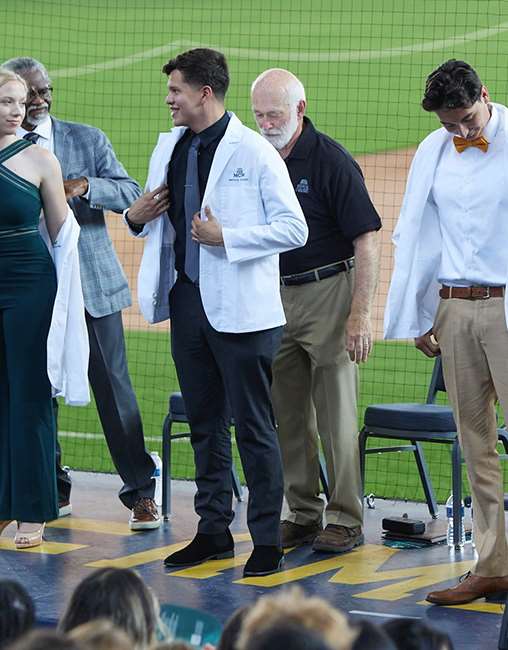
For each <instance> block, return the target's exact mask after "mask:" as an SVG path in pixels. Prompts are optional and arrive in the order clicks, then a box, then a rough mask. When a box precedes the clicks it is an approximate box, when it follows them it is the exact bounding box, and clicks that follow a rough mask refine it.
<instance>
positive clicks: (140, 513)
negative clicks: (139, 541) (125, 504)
mask: <svg viewBox="0 0 508 650" xmlns="http://www.w3.org/2000/svg"><path fill="white" fill-rule="evenodd" d="M160 525H161V518H160V515H159V511H158V510H157V506H156V505H155V501H154V500H153V499H151V498H150V497H140V498H139V499H138V500H137V501H136V503H135V504H134V507H133V508H132V510H131V516H130V519H129V528H130V529H131V530H151V529H153V528H159V526H160Z"/></svg>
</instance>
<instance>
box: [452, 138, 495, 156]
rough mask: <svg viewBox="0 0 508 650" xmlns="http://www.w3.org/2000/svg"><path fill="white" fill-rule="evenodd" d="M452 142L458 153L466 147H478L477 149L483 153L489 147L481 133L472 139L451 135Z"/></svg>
mask: <svg viewBox="0 0 508 650" xmlns="http://www.w3.org/2000/svg"><path fill="white" fill-rule="evenodd" d="M453 144H454V145H455V149H457V151H458V153H462V152H463V151H464V149H467V148H468V147H478V149H481V150H482V151H483V153H485V152H486V151H487V149H488V148H489V143H488V140H486V139H485V138H484V137H483V135H481V136H480V137H479V138H475V139H474V140H466V138H460V137H459V136H458V135H456V136H454V137H453Z"/></svg>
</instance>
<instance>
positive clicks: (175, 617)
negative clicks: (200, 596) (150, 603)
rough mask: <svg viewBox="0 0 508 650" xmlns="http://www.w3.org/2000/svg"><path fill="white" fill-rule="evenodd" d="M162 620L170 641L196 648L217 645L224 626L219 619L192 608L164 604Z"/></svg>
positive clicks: (162, 606)
mask: <svg viewBox="0 0 508 650" xmlns="http://www.w3.org/2000/svg"><path fill="white" fill-rule="evenodd" d="M160 618H161V620H162V622H163V623H164V625H165V627H166V631H167V633H168V636H169V637H170V638H169V639H168V640H172V639H179V640H181V641H187V643H189V644H190V645H192V646H195V647H196V648H201V646H203V645H205V643H211V644H212V645H217V643H218V641H219V638H220V635H221V632H222V624H221V623H220V621H219V620H218V619H216V618H215V617H214V616H212V615H211V614H208V613H207V612H203V611H202V610H200V609H193V608H192V607H183V606H181V605H173V604H171V603H163V604H161V607H160ZM160 640H161V641H163V640H165V639H160Z"/></svg>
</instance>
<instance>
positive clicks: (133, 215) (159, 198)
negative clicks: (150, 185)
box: [127, 185, 169, 226]
mask: <svg viewBox="0 0 508 650" xmlns="http://www.w3.org/2000/svg"><path fill="white" fill-rule="evenodd" d="M168 208H169V190H168V188H167V186H166V185H161V186H160V187H157V188H156V189H155V190H152V191H151V192H146V193H145V194H143V195H142V196H140V197H139V199H136V201H134V203H133V204H132V205H131V207H130V208H129V211H128V213H127V218H128V220H129V221H130V222H131V223H134V224H136V225H138V226H141V225H143V224H145V223H148V222H149V221H153V220H154V219H156V218H157V217H158V216H159V215H161V214H162V213H163V212H165V211H166V210H167V209H168Z"/></svg>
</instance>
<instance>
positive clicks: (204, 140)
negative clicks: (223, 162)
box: [167, 113, 230, 277]
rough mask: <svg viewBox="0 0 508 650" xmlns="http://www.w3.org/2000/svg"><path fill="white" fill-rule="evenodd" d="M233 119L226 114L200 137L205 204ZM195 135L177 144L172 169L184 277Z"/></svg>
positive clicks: (179, 267) (172, 206)
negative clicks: (187, 183)
mask: <svg viewBox="0 0 508 650" xmlns="http://www.w3.org/2000/svg"><path fill="white" fill-rule="evenodd" d="M229 119H230V116H229V114H228V113H224V115H223V116H222V117H221V118H220V120H217V122H215V123H214V124H212V125H211V126H209V127H208V128H207V129H205V130H204V131H201V133H199V134H198V135H199V138H200V141H201V142H200V145H199V150H198V175H199V194H200V197H201V200H203V195H204V193H205V188H206V184H207V182H208V176H209V175H210V169H211V168H212V162H213V157H214V156H215V151H216V150H217V147H218V146H219V142H220V141H221V140H222V138H223V136H224V133H225V132H226V128H227V126H228V124H229ZM195 135H196V134H195V133H194V132H193V131H191V130H190V129H188V130H187V131H186V132H185V134H184V135H183V136H182V137H181V138H180V140H178V142H177V143H176V145H175V148H174V150H173V155H172V156H171V160H170V161H169V165H168V177H167V184H168V189H169V208H168V214H169V218H170V220H171V223H172V224H173V227H174V229H175V232H176V238H175V243H174V249H175V268H176V271H177V273H178V275H179V276H180V277H182V276H185V271H184V269H185V238H186V236H187V229H186V224H185V209H184V195H185V176H186V172H187V153H188V151H189V148H190V144H191V141H192V138H193V137H194V136H195ZM185 277H186V276H185Z"/></svg>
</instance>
